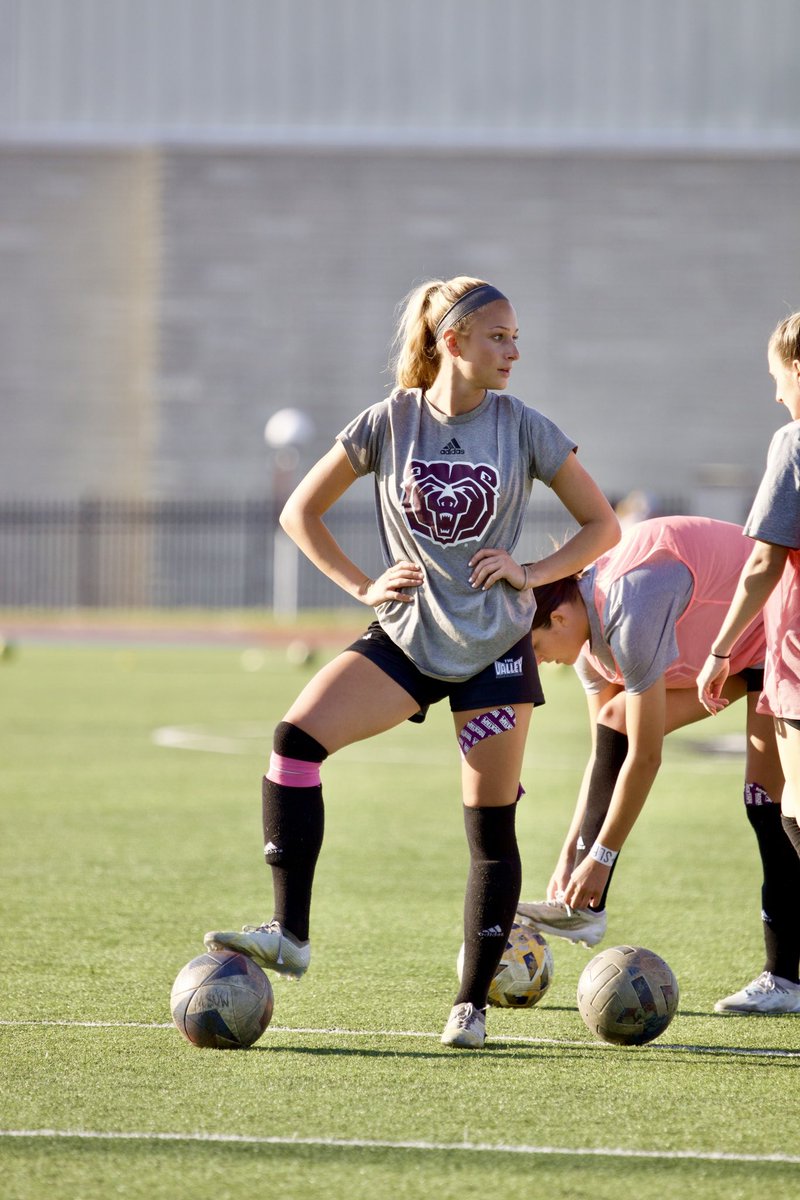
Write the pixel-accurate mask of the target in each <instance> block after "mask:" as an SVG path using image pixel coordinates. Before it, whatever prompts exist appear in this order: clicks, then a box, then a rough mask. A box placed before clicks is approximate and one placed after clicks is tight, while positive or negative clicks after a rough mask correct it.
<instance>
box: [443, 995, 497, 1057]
mask: <svg viewBox="0 0 800 1200" xmlns="http://www.w3.org/2000/svg"><path fill="white" fill-rule="evenodd" d="M485 1041H486V1014H485V1013H484V1012H483V1011H482V1010H481V1009H480V1008H476V1007H475V1005H474V1004H470V1003H468V1002H467V1003H465V1004H456V1005H454V1006H453V1008H452V1010H451V1012H450V1016H449V1017H448V1018H447V1024H446V1025H445V1027H444V1033H443V1034H442V1045H443V1046H462V1047H463V1048H464V1049H466V1050H482V1049H483V1043H484V1042H485Z"/></svg>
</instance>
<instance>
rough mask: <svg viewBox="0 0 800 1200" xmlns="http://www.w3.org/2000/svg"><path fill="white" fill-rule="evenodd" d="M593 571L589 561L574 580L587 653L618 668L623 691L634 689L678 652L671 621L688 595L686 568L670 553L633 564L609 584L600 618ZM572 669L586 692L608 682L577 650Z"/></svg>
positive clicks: (689, 585) (658, 673)
mask: <svg viewBox="0 0 800 1200" xmlns="http://www.w3.org/2000/svg"><path fill="white" fill-rule="evenodd" d="M594 574H595V571H594V567H592V568H591V569H590V570H589V571H587V572H586V573H585V574H584V575H583V576H582V578H581V579H580V580H579V581H578V587H579V589H580V593H581V597H582V598H583V602H584V604H585V605H586V611H587V613H588V615H589V629H590V633H589V645H590V646H591V650H592V654H594V655H596V657H597V658H599V659H600V661H601V662H602V663H603V665H604V666H607V667H608V669H609V670H610V671H614V670H618V671H619V673H620V674H621V675H622V678H623V681H624V686H625V691H626V692H629V693H630V694H631V695H634V696H635V695H639V694H640V693H642V692H646V691H647V689H648V688H649V687H652V686H653V684H654V683H655V682H656V680H657V679H659V678H660V677H661V676H662V675H663V674H664V672H665V671H666V670H667V667H669V666H670V665H671V664H672V663H673V662H674V661H675V659H676V658H677V657H678V641H677V638H676V636H675V626H676V625H677V623H678V619H679V617H680V616H681V614H682V613H683V612H684V610H685V608H686V606H687V604H688V603H689V601H690V599H691V597H692V591H693V588H694V580H693V579H692V573H691V571H690V570H689V568H688V567H686V566H684V564H683V563H681V562H678V561H677V559H675V558H673V557H672V556H671V555H669V556H666V555H665V556H664V557H663V558H659V557H654V558H653V559H650V560H648V562H647V563H646V564H645V565H643V566H641V567H634V568H633V570H631V571H628V572H626V574H625V575H622V576H621V577H620V578H619V579H616V580H615V581H614V582H613V583H612V584H611V587H610V588H609V589H608V594H607V596H606V602H605V605H604V606H603V612H602V619H601V617H600V615H599V614H598V612H597V608H596V606H595V603H594ZM575 670H576V671H577V673H578V677H579V679H580V681H581V683H582V684H583V686H584V688H585V690H586V691H587V692H591V693H597V692H601V691H602V690H603V688H604V687H607V686H608V680H606V679H604V678H603V676H602V675H600V674H599V673H598V672H597V671H596V670H595V669H594V667H593V666H592V665H591V664H590V663H589V662H587V660H586V659H585V658H584V657H583V655H581V657H580V658H579V659H578V661H577V662H576V664H575Z"/></svg>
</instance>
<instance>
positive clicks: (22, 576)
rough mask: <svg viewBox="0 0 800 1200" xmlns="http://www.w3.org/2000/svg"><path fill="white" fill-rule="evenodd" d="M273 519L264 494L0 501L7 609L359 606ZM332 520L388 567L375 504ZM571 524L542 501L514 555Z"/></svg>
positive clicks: (0, 572) (0, 583) (345, 543)
mask: <svg viewBox="0 0 800 1200" xmlns="http://www.w3.org/2000/svg"><path fill="white" fill-rule="evenodd" d="M276 517H277V513H276V511H275V506H274V505H273V504H272V503H271V502H269V501H266V500H242V501H232V500H222V501H208V500H192V501H171V500H167V501H137V502H126V501H118V500H81V501H76V502H62V503H48V502H23V501H20V502H9V501H5V502H0V607H4V608H74V607H78V608H93V607H112V608H120V607H126V608H180V607H187V608H189V607H191V608H272V607H275V605H276V601H277V602H279V603H280V604H281V605H283V606H285V605H286V604H287V602H288V603H290V604H292V603H294V604H296V607H297V608H299V609H304V608H339V607H345V606H347V605H349V604H351V603H352V601H350V600H349V599H348V597H347V596H346V595H345V594H344V593H343V592H342V591H341V590H340V589H339V588H337V587H336V586H335V585H334V584H332V583H330V581H329V580H327V579H326V578H325V577H324V576H323V575H321V574H320V572H319V571H317V570H316V569H315V568H314V567H313V566H312V565H311V564H310V563H309V562H307V561H306V559H305V558H303V556H302V555H300V556H294V555H293V551H292V548H291V547H288V548H287V546H286V545H285V544H284V545H281V537H282V535H281V534H280V531H279V530H278V529H277V521H276ZM327 522H328V525H329V527H330V529H331V531H332V532H333V534H334V536H335V537H336V538H337V540H338V541H339V543H340V544H341V546H342V547H343V549H344V550H345V551H346V553H347V554H349V555H350V557H351V558H353V560H354V561H356V562H358V563H359V565H360V566H362V567H363V568H364V570H365V571H367V572H368V573H370V574H375V573H377V572H378V571H379V570H380V569H381V567H380V554H379V547H378V537H377V526H376V522H375V514H374V510H373V508H372V505H371V504H369V505H362V506H346V505H345V506H341V507H340V508H339V509H335V510H333V512H331V513H330V514H329V517H328V518H327ZM573 528H574V525H573V522H572V521H571V519H570V517H569V514H568V513H566V512H565V510H564V509H563V508H561V507H560V506H558V505H555V506H554V505H552V503H550V504H548V505H546V506H542V505H537V504H535V503H534V504H533V505H532V506H531V508H530V510H529V513H528V517H527V520H526V523H525V527H524V530H523V534H522V538H521V540H520V545H519V549H518V554H519V556H520V557H523V558H534V557H536V556H537V555H541V554H542V553H545V552H546V551H547V549H548V548H549V547H550V546H551V545H552V540H553V539H555V540H556V541H559V542H560V541H562V540H563V538H564V537H565V536H566V535H567V534H569V533H570V532H571V531H572V529H573ZM276 537H277V541H276ZM287 574H288V575H290V576H291V578H290V579H288V580H287V578H286V577H285V576H286V575H287ZM287 585H288V586H287Z"/></svg>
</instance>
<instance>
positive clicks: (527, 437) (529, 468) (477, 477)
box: [338, 388, 576, 681]
mask: <svg viewBox="0 0 800 1200" xmlns="http://www.w3.org/2000/svg"><path fill="white" fill-rule="evenodd" d="M338 440H339V441H340V442H341V443H342V446H343V447H344V449H345V451H346V453H347V457H348V458H349V460H350V463H351V464H352V467H353V470H354V471H355V472H356V474H357V475H368V474H370V473H373V474H374V475H375V492H376V503H377V510H378V529H379V533H380V541H381V550H382V554H383V560H384V562H385V563H386V565H387V567H388V566H391V564H392V563H394V562H396V561H397V560H398V559H407V560H409V561H411V562H414V563H419V565H420V566H421V567H422V569H423V572H424V582H423V584H422V586H421V587H419V588H417V589H415V590H414V593H413V595H414V602H413V603H412V604H402V603H400V602H399V601H389V602H387V603H386V604H380V605H378V607H377V609H376V615H377V618H378V620H379V621H380V624H381V626H382V628H383V629H385V630H386V632H387V634H388V635H389V636H390V637H391V639H392V641H393V642H395V644H396V645H398V646H399V647H400V648H401V649H402V650H403V651H404V652H405V653H406V654H407V655H408V656H409V658H410V659H411V660H412V661H413V662H414V663H415V664H416V666H417V667H418V668H419V669H420V670H421V671H423V672H424V673H425V674H426V675H432V676H434V677H435V678H437V679H444V680H448V681H451V680H452V681H457V680H462V679H469V678H470V677H471V676H473V675H476V674H477V673H478V672H479V671H482V670H483V668H484V667H487V666H488V665H489V664H490V663H492V662H494V661H495V660H496V659H497V658H499V657H500V656H501V655H503V654H504V653H505V652H506V651H507V650H508V649H510V648H511V646H513V645H514V643H515V642H517V641H519V639H520V638H521V637H522V636H523V635H524V634H525V633H527V632H528V631H529V630H530V627H531V621H532V619H533V613H534V609H535V602H534V599H533V593H532V592H531V591H524V592H518V591H517V590H516V589H515V588H513V587H512V586H511V585H510V584H509V583H507V582H506V581H502V582H501V583H499V584H495V586H494V587H492V588H490V589H489V590H488V591H486V592H484V591H481V590H480V589H477V590H476V589H475V588H472V587H471V586H470V583H469V577H470V574H471V569H470V566H469V560H470V559H471V558H472V556H473V555H474V554H475V552H476V551H477V550H480V549H482V548H483V547H484V546H490V547H499V548H503V549H505V550H507V551H508V552H509V553H512V552H513V550H514V547H515V546H516V544H517V542H518V540H519V536H520V532H521V530H522V523H523V520H524V517H525V512H526V509H527V507H528V501H529V498H530V492H531V488H532V486H533V481H534V480H535V479H541V480H543V481H544V482H545V483H547V484H549V483H550V482H551V481H552V478H553V476H554V475H555V474H556V472H557V471H558V469H559V467H561V466H562V465H563V463H564V462H565V460H566V458H567V455H568V454H569V453H570V452H571V451H573V450H574V449H575V448H576V447H575V443H574V442H573V441H571V440H570V438H568V437H566V436H565V434H563V433H562V432H561V430H560V429H559V428H558V427H557V426H556V425H554V424H553V422H552V421H550V420H548V419H547V417H544V416H542V414H541V413H538V412H536V411H535V409H532V408H528V407H527V406H526V405H525V404H523V403H522V401H521V400H517V399H516V398H515V397H514V396H509V395H505V394H500V393H496V392H488V393H487V395H486V398H485V399H484V400H483V402H482V403H481V404H480V405H479V406H478V408H476V409H473V411H472V412H469V413H464V414H462V415H460V416H455V417H448V416H445V415H444V414H443V413H440V412H438V411H437V410H436V409H434V408H432V407H431V406H430V404H428V402H427V401H426V400H425V399H423V396H422V393H421V391H420V390H419V389H416V388H415V389H411V390H408V391H404V390H402V389H398V390H397V391H395V392H393V393H392V395H391V396H389V397H388V399H386V400H382V401H380V403H378V404H374V405H372V407H371V408H368V409H366V410H365V411H364V412H362V413H360V414H359V416H357V417H356V418H355V419H354V420H352V421H351V422H350V424H349V425H347V426H346V427H345V429H343V430H342V432H341V433H340V434H338Z"/></svg>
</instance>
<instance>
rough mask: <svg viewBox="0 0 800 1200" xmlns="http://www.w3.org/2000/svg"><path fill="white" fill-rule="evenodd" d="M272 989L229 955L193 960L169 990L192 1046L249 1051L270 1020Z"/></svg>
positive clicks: (257, 971) (242, 958)
mask: <svg viewBox="0 0 800 1200" xmlns="http://www.w3.org/2000/svg"><path fill="white" fill-rule="evenodd" d="M272 1003H273V1001H272V985H271V983H270V981H269V979H268V978H267V976H266V975H265V974H264V972H263V971H262V970H261V968H260V967H257V966H256V964H255V963H254V962H252V961H251V959H249V958H248V957H247V956H246V955H244V954H235V953H233V951H231V950H209V951H207V952H206V953H205V954H200V955H199V956H198V957H197V958H193V959H192V961H191V962H188V963H187V964H186V966H185V967H183V968H182V969H181V970H180V971H179V972H178V976H177V978H176V980H175V982H174V984H173V985H172V995H171V997H170V1007H171V1009H172V1019H173V1020H174V1022H175V1024H176V1025H177V1027H178V1029H179V1031H180V1032H181V1033H182V1034H183V1036H184V1037H185V1038H186V1040H187V1042H191V1043H192V1045H193V1046H202V1047H205V1048H207V1049H212V1050H241V1049H242V1048H243V1047H244V1046H252V1044H253V1042H255V1041H257V1040H258V1039H259V1038H260V1037H261V1035H262V1033H263V1032H264V1030H265V1029H266V1028H267V1025H269V1022H270V1019H271V1017H272Z"/></svg>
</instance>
